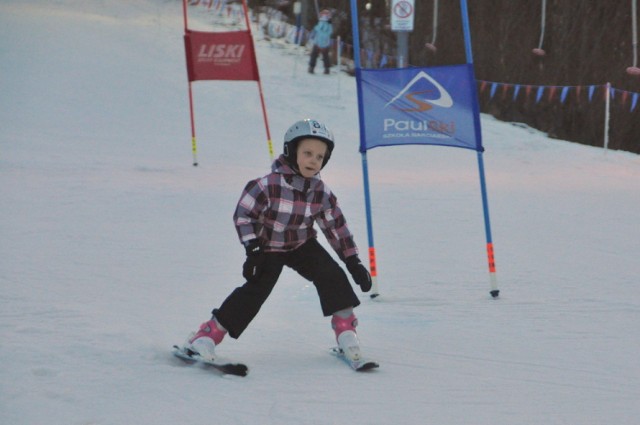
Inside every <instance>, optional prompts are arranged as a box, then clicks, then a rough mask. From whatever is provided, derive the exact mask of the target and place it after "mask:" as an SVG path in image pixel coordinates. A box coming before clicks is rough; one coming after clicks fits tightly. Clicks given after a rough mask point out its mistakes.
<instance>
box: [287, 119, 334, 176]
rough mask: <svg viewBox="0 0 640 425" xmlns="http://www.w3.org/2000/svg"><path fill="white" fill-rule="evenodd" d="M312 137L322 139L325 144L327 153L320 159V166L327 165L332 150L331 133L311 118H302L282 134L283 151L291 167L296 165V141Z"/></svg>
mask: <svg viewBox="0 0 640 425" xmlns="http://www.w3.org/2000/svg"><path fill="white" fill-rule="evenodd" d="M306 138H313V139H318V140H321V141H323V142H324V143H326V144H327V154H326V155H325V157H324V160H323V161H322V168H324V166H325V165H327V162H329V158H330V157H331V152H332V151H333V147H334V142H333V133H332V132H331V130H329V129H328V128H327V126H326V125H324V124H322V123H321V122H319V121H316V120H312V119H308V118H307V119H304V120H302V121H298V122H296V123H295V124H293V125H292V126H291V127H289V129H288V130H287V132H286V133H285V134H284V148H283V153H284V157H285V158H286V160H287V161H288V162H289V164H290V165H292V166H293V167H297V166H298V160H297V149H298V141H300V140H301V139H306Z"/></svg>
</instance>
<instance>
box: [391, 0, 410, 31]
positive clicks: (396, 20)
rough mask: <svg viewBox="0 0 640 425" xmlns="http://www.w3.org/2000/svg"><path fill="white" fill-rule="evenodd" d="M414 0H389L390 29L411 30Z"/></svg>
mask: <svg viewBox="0 0 640 425" xmlns="http://www.w3.org/2000/svg"><path fill="white" fill-rule="evenodd" d="M414 15H415V7H414V0H391V31H413V17H414Z"/></svg>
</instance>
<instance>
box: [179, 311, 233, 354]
mask: <svg viewBox="0 0 640 425" xmlns="http://www.w3.org/2000/svg"><path fill="white" fill-rule="evenodd" d="M226 334H227V331H226V330H225V329H224V328H223V327H222V325H220V324H219V323H218V321H217V320H216V319H215V318H212V319H211V320H209V321H208V322H204V323H203V324H202V325H200V329H199V330H198V332H192V333H191V335H189V338H187V341H186V342H185V344H184V348H185V349H187V350H191V351H193V352H195V353H198V354H199V355H200V356H201V357H202V358H203V359H205V360H209V361H213V360H214V357H215V348H216V346H217V345H219V344H220V343H221V342H222V339H223V338H224V336H225V335H226Z"/></svg>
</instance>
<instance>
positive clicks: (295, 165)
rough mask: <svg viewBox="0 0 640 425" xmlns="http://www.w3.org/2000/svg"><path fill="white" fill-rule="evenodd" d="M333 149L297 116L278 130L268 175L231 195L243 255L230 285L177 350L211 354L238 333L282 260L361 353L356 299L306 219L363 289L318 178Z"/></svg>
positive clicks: (353, 353) (350, 353) (350, 349)
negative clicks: (237, 279)
mask: <svg viewBox="0 0 640 425" xmlns="http://www.w3.org/2000/svg"><path fill="white" fill-rule="evenodd" d="M333 148H334V139H333V134H332V133H331V131H330V130H329V129H328V128H327V127H326V126H325V125H324V124H322V123H320V122H318V121H315V120H310V119H305V120H302V121H298V122H296V123H295V124H293V125H292V126H291V127H290V128H289V129H288V130H287V132H286V134H285V136H284V150H283V154H282V155H280V157H278V158H277V159H276V160H275V161H274V163H273V165H272V171H271V173H270V174H268V175H266V176H264V177H262V178H258V179H255V180H252V181H250V182H249V183H248V184H247V185H246V187H245V189H244V191H243V193H242V195H241V197H240V200H239V201H238V204H237V207H236V211H235V213H234V222H235V226H236V230H237V232H238V236H239V238H240V242H241V243H242V244H243V245H244V247H245V250H246V254H247V258H246V261H245V262H244V265H243V271H242V275H243V277H244V278H245V279H246V283H244V284H243V285H242V286H240V287H238V288H236V289H235V290H233V291H232V292H231V294H230V295H229V296H228V297H227V298H226V300H225V301H224V302H223V303H222V304H221V305H220V307H219V308H216V309H214V310H213V311H212V318H211V319H210V320H209V321H207V322H205V323H203V324H202V325H201V326H200V329H199V330H198V331H197V332H195V333H192V334H191V335H190V336H189V338H188V339H187V341H186V342H185V344H184V347H183V348H184V349H186V350H191V351H193V352H196V353H198V354H199V355H200V356H201V357H202V358H204V359H207V360H213V359H214V350H215V347H216V346H218V345H219V344H220V342H221V341H222V339H223V338H224V336H225V335H226V334H227V333H229V335H230V336H231V337H232V338H238V337H239V336H240V335H241V334H242V332H243V331H244V330H245V329H246V328H247V326H248V325H249V323H250V322H251V320H252V319H253V318H254V317H255V316H256V314H257V313H258V311H259V310H260V307H261V306H262V304H263V303H264V302H265V301H266V300H267V298H268V296H269V294H270V293H271V290H272V289H273V287H274V286H275V284H276V282H277V280H278V277H279V276H280V273H281V272H282V269H283V267H284V266H287V267H290V268H292V269H293V270H295V271H296V272H298V273H299V274H300V275H301V276H302V277H304V278H305V279H307V280H309V281H311V282H313V284H314V285H315V287H316V290H317V292H318V296H319V298H320V304H321V307H322V312H323V314H324V316H325V317H328V316H331V317H332V318H331V326H332V328H333V330H334V332H335V335H336V339H337V342H338V346H339V347H340V348H341V349H342V350H343V352H344V354H345V357H346V358H347V359H349V360H352V361H358V360H359V359H360V358H361V353H360V346H359V341H358V337H357V335H356V326H357V324H358V321H357V320H356V316H355V314H354V313H353V308H354V307H356V306H358V305H359V304H360V301H359V300H358V297H357V295H356V294H355V292H354V291H353V289H352V287H351V285H350V283H349V280H348V278H347V275H346V274H345V272H344V271H343V270H342V268H341V267H340V266H339V265H338V263H337V262H336V261H335V260H334V259H333V258H332V257H331V256H330V255H329V253H328V252H327V251H326V250H325V249H324V248H323V247H322V246H321V245H320V243H319V242H318V240H317V239H316V235H317V232H316V230H315V229H314V228H313V223H314V222H316V223H318V226H319V227H320V229H321V230H322V231H323V233H324V234H325V236H326V238H327V240H328V241H329V243H330V245H331V246H332V248H333V249H334V250H335V251H336V252H337V254H338V256H339V257H340V259H341V260H342V261H344V263H345V264H346V267H347V270H348V271H349V273H350V274H351V276H352V278H353V280H354V281H355V283H356V284H358V285H359V286H360V289H361V290H362V291H363V292H367V291H369V290H370V289H371V275H370V274H369V272H368V271H367V269H366V268H365V267H364V266H363V265H362V263H361V262H360V259H359V258H358V249H357V247H356V244H355V242H354V240H353V236H352V234H351V232H350V231H349V228H348V227H347V223H346V220H345V218H344V216H343V214H342V211H341V210H340V207H339V206H338V203H337V199H336V197H335V195H334V194H333V193H332V192H331V190H330V189H329V188H328V187H327V185H326V184H325V183H324V182H323V181H322V180H321V179H320V177H319V173H320V170H321V169H322V168H323V167H324V166H325V165H327V162H328V161H329V158H330V157H331V153H332V152H333Z"/></svg>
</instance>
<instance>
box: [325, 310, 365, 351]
mask: <svg viewBox="0 0 640 425" xmlns="http://www.w3.org/2000/svg"><path fill="white" fill-rule="evenodd" d="M344 316H346V317H344ZM356 326H358V319H357V318H356V316H355V314H353V310H352V309H349V310H342V311H339V312H337V313H335V314H334V315H333V318H332V319H331V327H332V328H333V330H334V332H335V333H336V340H337V341H338V347H340V350H342V352H343V353H344V356H345V357H346V358H347V359H349V360H350V361H352V362H357V361H359V360H360V359H361V358H362V353H361V352H360V341H359V340H358V335H357V334H356Z"/></svg>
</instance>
